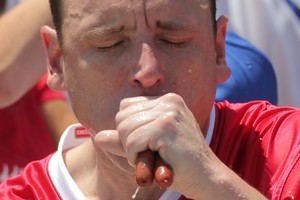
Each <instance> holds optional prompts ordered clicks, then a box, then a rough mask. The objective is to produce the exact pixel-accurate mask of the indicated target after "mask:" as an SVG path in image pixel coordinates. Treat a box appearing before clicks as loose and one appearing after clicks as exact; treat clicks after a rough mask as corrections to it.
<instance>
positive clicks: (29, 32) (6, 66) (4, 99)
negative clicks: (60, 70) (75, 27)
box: [0, 0, 52, 108]
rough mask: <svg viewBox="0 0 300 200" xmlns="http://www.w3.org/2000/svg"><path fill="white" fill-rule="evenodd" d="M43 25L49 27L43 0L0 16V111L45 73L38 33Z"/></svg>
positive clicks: (30, 1)
mask: <svg viewBox="0 0 300 200" xmlns="http://www.w3.org/2000/svg"><path fill="white" fill-rule="evenodd" d="M32 8H36V9H32ZM41 16H42V17H41ZM20 19H21V20H20ZM45 24H50V25H51V24H52V22H51V14H50V9H49V2H48V1H47V0H24V2H22V3H20V4H18V5H17V6H15V7H14V8H13V9H10V10H9V11H7V12H5V13H0V30H1V31H0V43H1V45H0V58H1V59H0V108H5V107H7V106H10V105H12V104H13V103H15V102H16V101H17V100H18V99H20V98H21V97H22V96H23V95H24V94H25V93H26V92H27V91H28V90H29V89H31V88H32V87H33V86H34V85H35V84H36V83H37V82H38V80H39V79H40V78H41V77H42V75H44V74H45V73H46V72H47V67H46V64H47V62H46V54H45V51H44V50H43V43H42V41H41V37H40V31H39V30H40V27H41V26H42V25H45Z"/></svg>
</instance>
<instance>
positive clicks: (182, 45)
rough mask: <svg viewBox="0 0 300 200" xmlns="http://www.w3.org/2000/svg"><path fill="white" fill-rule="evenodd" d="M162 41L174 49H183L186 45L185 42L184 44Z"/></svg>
mask: <svg viewBox="0 0 300 200" xmlns="http://www.w3.org/2000/svg"><path fill="white" fill-rule="evenodd" d="M160 41H162V42H164V43H166V44H167V45H168V46H170V47H174V48H183V47H185V45H186V42H185V41H183V42H172V41H169V40H166V39H160Z"/></svg>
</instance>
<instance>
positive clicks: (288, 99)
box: [217, 0, 300, 107]
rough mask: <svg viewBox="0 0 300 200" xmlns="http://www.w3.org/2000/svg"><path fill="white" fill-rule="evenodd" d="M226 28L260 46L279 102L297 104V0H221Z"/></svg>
mask: <svg viewBox="0 0 300 200" xmlns="http://www.w3.org/2000/svg"><path fill="white" fill-rule="evenodd" d="M217 3H218V4H217V7H218V15H221V14H226V15H228V16H229V18H230V21H229V29H231V30H233V31H235V32H236V33H238V34H239V35H240V36H242V37H243V38H245V39H247V40H248V41H250V42H251V43H253V44H254V45H255V46H256V47H258V48H259V49H261V50H262V51H263V52H264V53H265V54H266V55H267V57H268V58H269V59H270V61H271V62H272V64H273V66H274V70H275V73H276V78H277V85H278V97H279V98H278V103H279V105H291V106H297V107H300V93H299V92H298V91H299V88H298V87H299V85H300V79H299V76H300V66H299V63H300V56H299V55H298V54H299V45H300V19H299V16H300V9H299V8H300V1H299V0H272V1H270V0H251V1H240V0H222V1H221V0H220V1H217Z"/></svg>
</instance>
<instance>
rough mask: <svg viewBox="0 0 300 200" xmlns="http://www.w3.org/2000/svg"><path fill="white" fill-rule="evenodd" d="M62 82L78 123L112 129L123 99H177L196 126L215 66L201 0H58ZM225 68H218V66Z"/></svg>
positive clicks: (215, 77)
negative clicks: (61, 3) (171, 96)
mask: <svg viewBox="0 0 300 200" xmlns="http://www.w3.org/2000/svg"><path fill="white" fill-rule="evenodd" d="M64 5H65V6H64V11H63V12H64V19H63V38H64V39H63V43H64V49H63V55H64V67H63V74H64V81H65V83H66V86H67V89H68V92H69V96H70V100H71V103H72V106H73V109H74V112H75V113H76V116H77V117H78V120H79V121H80V122H81V123H82V124H83V125H85V126H86V127H88V128H91V129H92V130H94V131H100V130H103V129H115V121H114V120H115V115H116V113H117V112H118V110H119V104H120V101H121V100H122V99H123V98H128V97H134V96H160V95H163V94H166V93H169V92H172V93H177V94H179V95H180V96H182V97H183V99H184V100H185V102H186V104H187V106H188V107H189V108H190V110H191V111H192V112H193V114H194V115H195V117H196V118H197V119H198V122H199V123H200V126H201V125H202V124H203V123H204V121H206V120H207V117H208V114H209V112H210V109H211V106H212V104H213V102H214V95H215V89H216V84H217V82H221V81H223V80H225V79H226V78H227V77H225V76H224V77H222V75H219V74H222V73H220V68H222V67H220V66H218V64H217V63H218V62H217V57H218V55H217V54H218V53H217V52H218V50H216V44H215V41H216V40H215V37H214V34H213V27H212V19H211V14H210V7H209V2H208V1H205V0H155V1H153V0H144V1H142V0H101V1H96V0H89V1H81V0H65V1H64ZM224 68H225V67H224Z"/></svg>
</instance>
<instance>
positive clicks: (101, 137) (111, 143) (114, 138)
mask: <svg viewBox="0 0 300 200" xmlns="http://www.w3.org/2000/svg"><path fill="white" fill-rule="evenodd" d="M94 143H95V145H96V146H97V147H98V148H100V149H102V150H104V151H109V152H111V153H113V154H115V155H119V156H123V157H126V153H125V151H124V148H123V145H122V143H121V140H120V138H119V133H118V131H116V130H105V131H101V132H99V133H97V134H96V135H95V138H94Z"/></svg>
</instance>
